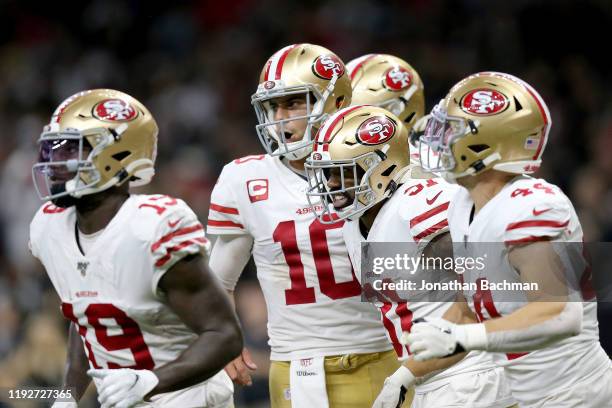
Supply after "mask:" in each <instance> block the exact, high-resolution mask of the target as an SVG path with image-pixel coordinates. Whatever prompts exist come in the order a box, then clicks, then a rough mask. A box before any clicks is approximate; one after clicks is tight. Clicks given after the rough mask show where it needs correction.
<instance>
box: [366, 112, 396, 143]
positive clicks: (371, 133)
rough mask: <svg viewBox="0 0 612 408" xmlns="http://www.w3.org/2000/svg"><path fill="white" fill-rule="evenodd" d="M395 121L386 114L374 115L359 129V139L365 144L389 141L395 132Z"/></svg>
mask: <svg viewBox="0 0 612 408" xmlns="http://www.w3.org/2000/svg"><path fill="white" fill-rule="evenodd" d="M395 129H396V127H395V123H394V122H393V121H392V120H391V119H389V118H387V117H386V116H374V117H373V118H369V119H367V120H366V121H364V122H363V123H362V124H361V125H360V126H359V129H357V141H358V142H359V143H361V144H364V145H377V144H382V143H385V142H386V141H388V140H389V139H391V138H392V137H393V135H394V134H395Z"/></svg>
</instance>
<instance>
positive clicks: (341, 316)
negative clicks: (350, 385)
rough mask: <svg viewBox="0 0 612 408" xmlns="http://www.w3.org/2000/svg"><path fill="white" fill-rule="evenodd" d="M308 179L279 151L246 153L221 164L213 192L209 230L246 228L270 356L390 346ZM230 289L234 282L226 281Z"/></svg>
mask: <svg viewBox="0 0 612 408" xmlns="http://www.w3.org/2000/svg"><path fill="white" fill-rule="evenodd" d="M307 187H308V183H307V181H306V179H305V178H302V177H301V176H299V175H298V174H296V173H294V172H293V171H291V170H290V169H289V168H288V167H287V166H285V165H284V164H283V163H282V162H281V160H280V159H279V158H276V157H271V156H268V155H260V156H248V157H245V158H242V159H237V160H234V161H233V162H231V163H229V164H227V165H226V166H225V167H224V168H223V171H222V172H221V175H220V176H219V180H218V181H217V184H216V185H215V188H214V190H213V192H212V198H211V204H210V213H209V218H208V231H209V233H211V234H219V235H222V234H231V235H236V234H249V235H251V236H252V237H253V239H254V246H253V259H254V260H255V264H256V266H257V277H258V279H259V282H260V284H261V288H262V291H263V294H264V296H265V299H266V304H267V308H268V335H269V337H270V341H269V344H270V347H271V350H272V354H271V359H272V360H281V361H288V360H293V359H298V358H308V357H316V356H329V355H340V354H346V353H369V352H378V351H383V350H388V349H390V345H389V343H388V342H387V340H386V338H385V334H384V330H383V328H382V325H381V324H380V321H379V319H378V315H377V313H376V310H375V309H373V308H372V307H371V305H369V304H368V303H367V302H362V301H361V286H360V285H359V281H358V280H357V278H356V276H355V273H354V272H353V268H352V266H351V263H350V260H349V257H348V254H347V251H346V246H345V245H344V240H343V237H342V222H339V223H335V224H329V225H325V224H321V223H320V222H319V221H318V220H317V219H316V217H315V216H314V214H313V213H312V211H311V209H310V207H309V205H308V200H307V198H306V189H307ZM221 281H222V283H223V284H224V285H225V287H226V288H227V289H228V290H233V289H234V285H235V284H236V282H235V281H234V282H229V281H224V279H223V278H221Z"/></svg>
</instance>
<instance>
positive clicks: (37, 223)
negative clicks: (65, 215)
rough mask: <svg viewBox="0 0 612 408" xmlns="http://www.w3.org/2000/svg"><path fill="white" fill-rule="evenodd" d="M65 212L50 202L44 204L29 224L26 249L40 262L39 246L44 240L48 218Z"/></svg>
mask: <svg viewBox="0 0 612 408" xmlns="http://www.w3.org/2000/svg"><path fill="white" fill-rule="evenodd" d="M64 211H66V209H65V208H60V207H57V206H55V205H53V204H52V203H50V202H47V203H44V204H43V205H42V206H41V207H40V208H39V209H38V211H37V212H36V214H35V215H34V218H33V219H32V222H31V223H30V236H29V240H28V248H29V250H30V253H31V254H32V256H34V257H35V258H37V259H39V260H40V251H41V248H40V245H41V240H43V239H44V236H45V230H46V228H47V222H48V221H49V217H52V216H54V215H55V214H59V213H62V212H64Z"/></svg>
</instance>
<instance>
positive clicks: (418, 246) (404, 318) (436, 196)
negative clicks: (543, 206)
mask: <svg viewBox="0 0 612 408" xmlns="http://www.w3.org/2000/svg"><path fill="white" fill-rule="evenodd" d="M458 189H459V187H458V186H456V185H453V184H449V183H447V182H446V181H444V180H443V179H441V178H433V179H428V180H424V179H413V180H410V179H408V180H406V181H405V184H403V185H401V186H400V187H399V188H398V189H397V191H395V193H394V194H393V195H392V196H391V197H390V198H389V199H388V200H387V202H386V203H385V204H384V205H383V206H382V208H381V209H380V212H379V213H378V215H377V216H376V219H375V220H374V222H373V223H372V227H371V228H370V231H369V233H368V236H367V238H364V237H363V235H362V234H361V231H360V229H359V222H358V221H350V222H347V223H346V224H345V225H344V236H345V241H346V245H347V247H348V248H349V254H350V255H351V259H352V260H353V264H354V265H355V266H356V267H357V268H359V267H360V266H361V260H360V259H361V243H362V242H364V241H365V242H389V243H393V242H410V243H414V244H415V245H414V246H411V247H412V248H413V253H411V254H409V256H411V257H413V258H418V257H420V256H421V253H422V251H423V249H425V247H426V246H427V244H428V243H429V242H430V241H431V240H432V239H433V238H435V237H436V236H438V235H440V234H443V233H446V232H448V220H447V209H448V207H449V204H450V202H451V201H452V200H453V197H454V195H455V193H456V192H457V190H458ZM418 273H419V272H417V278H416V279H415V278H411V280H413V281H415V282H416V281H418V279H419V278H418ZM420 273H427V271H422V272H420ZM449 275H454V273H453V272H449ZM360 276H361V275H360ZM447 278H449V279H456V276H448V277H447ZM442 279H445V278H442ZM381 292H383V293H384V295H386V297H387V299H388V300H390V301H386V302H381V301H379V302H376V305H377V306H378V307H379V308H380V311H381V315H382V319H383V324H384V326H385V328H386V329H387V335H388V337H389V340H390V341H391V343H392V344H393V347H394V349H395V351H396V353H397V355H398V356H399V358H401V359H407V358H408V357H409V352H408V346H402V345H401V344H400V343H399V340H398V339H399V338H400V337H401V335H402V332H404V331H408V332H409V331H410V329H411V327H412V322H413V321H414V320H416V319H420V318H424V317H442V315H444V313H445V312H446V311H447V310H448V308H449V307H450V306H451V305H452V303H453V302H454V301H455V294H453V293H451V292H450V291H448V292H447V293H446V294H445V296H447V297H448V299H445V300H443V299H440V300H441V301H438V302H426V301H416V302H411V301H410V299H411V295H410V293H411V292H408V294H404V296H403V298H404V299H406V300H407V302H406V301H400V302H398V301H393V300H392V299H391V298H392V297H393V294H390V293H389V291H381ZM414 293H415V295H416V296H417V297H419V298H423V297H425V298H427V296H426V295H425V294H424V293H423V291H422V290H416V291H415V292H414ZM396 296H397V297H398V298H399V294H396ZM432 297H433V296H432ZM437 298H439V296H437ZM493 369H495V365H494V364H493V362H492V360H491V358H490V357H489V356H488V355H487V353H483V352H471V353H469V354H468V355H467V356H466V357H465V358H464V359H463V360H461V361H460V362H458V363H457V364H455V365H453V366H452V367H449V368H448V369H446V370H444V371H442V372H440V373H438V374H436V375H435V376H433V377H431V378H430V379H428V380H427V381H426V382H424V383H423V384H420V385H419V386H418V387H417V393H418V392H419V389H420V390H421V391H430V390H434V389H436V388H439V387H441V386H443V385H445V384H447V383H448V382H449V381H452V382H453V383H455V382H456V383H457V384H459V385H456V386H457V387H458V386H460V384H461V383H462V382H464V381H468V380H462V379H460V378H465V377H464V376H465V375H479V373H481V372H485V371H490V370H493ZM492 381H496V382H497V383H498V384H501V386H499V387H498V388H499V392H497V391H496V392H494V393H493V395H492V396H491V394H488V395H487V396H486V397H484V398H485V399H486V398H490V399H488V400H487V401H482V403H483V404H484V405H483V406H485V405H486V406H488V407H506V406H509V405H511V404H512V399H511V398H510V396H509V395H508V394H507V393H504V392H503V388H504V386H505V382H504V380H503V379H502V378H495V376H493V380H492ZM496 389H497V387H496ZM445 406H446V405H445Z"/></svg>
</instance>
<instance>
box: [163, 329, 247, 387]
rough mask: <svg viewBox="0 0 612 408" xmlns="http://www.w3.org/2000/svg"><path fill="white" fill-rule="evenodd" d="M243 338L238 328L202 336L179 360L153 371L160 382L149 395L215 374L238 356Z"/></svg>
mask: <svg viewBox="0 0 612 408" xmlns="http://www.w3.org/2000/svg"><path fill="white" fill-rule="evenodd" d="M241 351H242V336H241V333H240V329H239V328H238V326H237V325H232V324H229V325H228V326H226V327H224V328H222V329H220V330H218V331H207V332H205V333H202V334H201V335H200V336H199V337H198V339H197V340H196V341H195V342H193V343H192V344H191V346H190V347H189V348H187V349H186V350H185V351H184V352H183V353H182V354H181V355H180V356H179V358H178V359H176V360H175V361H173V362H171V363H169V364H167V365H165V366H163V367H160V368H159V369H157V370H155V375H157V378H158V379H159V383H158V384H157V386H156V387H155V389H154V390H153V391H152V392H151V395H153V394H158V393H163V392H169V391H175V390H179V389H182V388H185V387H189V386H191V385H194V384H197V383H200V382H202V381H205V380H207V379H209V378H210V377H212V376H213V375H215V374H217V373H218V372H219V371H221V370H222V369H223V367H225V365H226V364H227V363H229V362H230V361H231V360H233V359H234V358H236V357H237V356H238V355H240V352H241Z"/></svg>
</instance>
